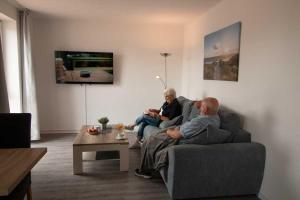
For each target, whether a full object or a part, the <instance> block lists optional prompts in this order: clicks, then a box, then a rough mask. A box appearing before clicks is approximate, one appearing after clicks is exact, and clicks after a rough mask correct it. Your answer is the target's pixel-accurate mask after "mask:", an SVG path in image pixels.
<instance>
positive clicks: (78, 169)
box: [73, 126, 129, 174]
mask: <svg viewBox="0 0 300 200" xmlns="http://www.w3.org/2000/svg"><path fill="white" fill-rule="evenodd" d="M88 127H90V126H82V128H81V130H80V133H78V134H77V136H76V138H75V140H74V143H73V173H74V174H81V173H82V152H90V151H119V152H120V171H128V168H129V150H128V144H129V143H128V139H124V140H117V139H116V135H117V132H116V131H115V130H113V129H111V130H110V131H106V133H99V134H98V135H90V134H89V133H87V128H88ZM125 138H127V134H126V133H125Z"/></svg>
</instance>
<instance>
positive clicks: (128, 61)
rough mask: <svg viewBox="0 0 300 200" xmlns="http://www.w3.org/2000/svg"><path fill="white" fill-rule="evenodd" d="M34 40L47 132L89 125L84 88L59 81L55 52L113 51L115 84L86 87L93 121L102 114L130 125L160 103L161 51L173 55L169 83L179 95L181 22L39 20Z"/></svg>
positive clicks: (35, 23) (40, 103)
mask: <svg viewBox="0 0 300 200" xmlns="http://www.w3.org/2000/svg"><path fill="white" fill-rule="evenodd" d="M32 40H33V55H34V65H35V68H36V81H37V96H38V97H37V98H38V107H39V116H40V127H41V130H42V132H68V131H72V130H78V129H79V128H80V126H81V125H82V124H84V123H85V112H84V86H81V85H62V84H56V83H55V70H54V51H55V50H78V51H100V52H101V51H102V52H113V53H114V80H115V82H114V84H113V85H87V107H88V108H87V111H88V124H96V123H97V121H96V120H97V118H99V117H101V116H108V117H109V118H110V119H111V122H112V123H116V122H122V123H125V124H127V123H129V122H132V121H133V120H134V119H135V117H136V116H137V115H139V114H140V113H142V111H144V109H146V108H148V107H157V108H158V107H160V106H161V104H162V102H163V95H162V92H163V87H162V85H161V83H160V82H159V80H157V79H155V76H156V75H157V74H158V75H161V76H162V75H163V73H164V58H163V57H161V56H160V54H159V53H160V52H165V51H166V52H170V53H172V56H170V57H168V76H169V78H168V82H169V83H170V84H169V86H172V87H174V88H175V89H177V91H178V93H180V89H181V68H182V44H183V27H181V26H174V25H158V24H156V25H155V24H122V23H115V22H114V23H113V22H112V23H110V22H108V21H105V22H103V21H96V20H95V21H81V20H61V19H42V18H35V19H34V21H33V37H32Z"/></svg>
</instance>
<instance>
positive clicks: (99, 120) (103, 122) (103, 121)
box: [98, 117, 109, 130]
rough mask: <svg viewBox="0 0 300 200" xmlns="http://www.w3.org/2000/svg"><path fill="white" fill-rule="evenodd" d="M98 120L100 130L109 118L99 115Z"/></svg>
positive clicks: (103, 128) (104, 126)
mask: <svg viewBox="0 0 300 200" xmlns="http://www.w3.org/2000/svg"><path fill="white" fill-rule="evenodd" d="M98 122H99V123H100V124H101V125H102V130H105V129H106V125H107V123H108V122H109V119H108V118H107V117H101V118H100V119H98Z"/></svg>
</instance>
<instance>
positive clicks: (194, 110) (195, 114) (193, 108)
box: [188, 103, 200, 121]
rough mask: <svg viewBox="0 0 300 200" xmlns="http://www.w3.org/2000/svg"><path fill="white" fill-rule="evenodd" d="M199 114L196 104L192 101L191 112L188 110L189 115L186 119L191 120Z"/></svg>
mask: <svg viewBox="0 0 300 200" xmlns="http://www.w3.org/2000/svg"><path fill="white" fill-rule="evenodd" d="M199 114H200V111H199V109H198V108H197V106H196V104H195V103H193V105H192V108H191V112H190V114H189V117H188V121H191V120H192V119H194V118H195V117H197V116H198V115H199Z"/></svg>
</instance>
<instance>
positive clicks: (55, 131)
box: [41, 130, 79, 134]
mask: <svg viewBox="0 0 300 200" xmlns="http://www.w3.org/2000/svg"><path fill="white" fill-rule="evenodd" d="M65 133H79V130H41V134H65Z"/></svg>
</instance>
